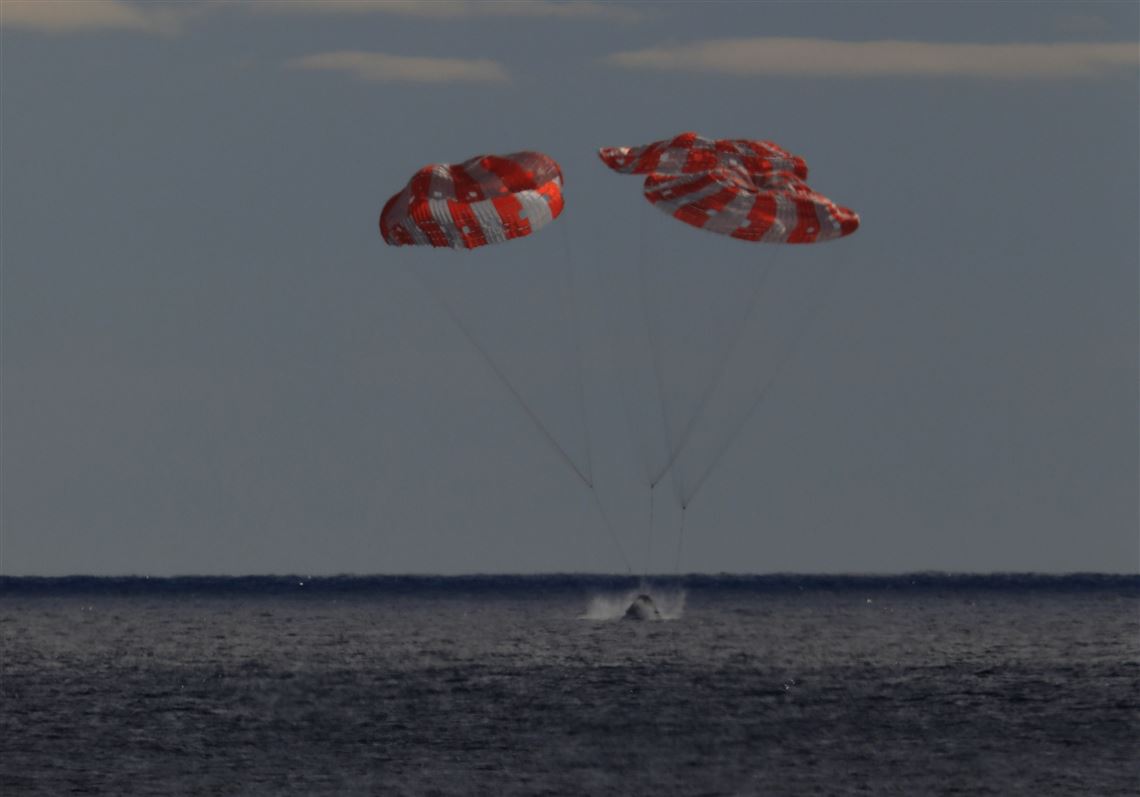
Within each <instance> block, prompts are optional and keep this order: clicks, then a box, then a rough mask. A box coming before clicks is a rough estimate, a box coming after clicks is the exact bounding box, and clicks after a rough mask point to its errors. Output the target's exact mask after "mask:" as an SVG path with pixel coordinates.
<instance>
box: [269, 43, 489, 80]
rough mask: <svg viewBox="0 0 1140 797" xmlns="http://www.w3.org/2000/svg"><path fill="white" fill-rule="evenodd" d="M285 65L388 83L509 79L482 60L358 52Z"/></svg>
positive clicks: (313, 57) (311, 57)
mask: <svg viewBox="0 0 1140 797" xmlns="http://www.w3.org/2000/svg"><path fill="white" fill-rule="evenodd" d="M286 66H288V67H292V68H295V69H323V70H330V71H334V72H344V73H346V74H349V75H352V76H353V77H356V78H359V79H360V80H367V81H373V82H385V83H386V82H405V83H505V82H507V81H509V80H510V76H509V75H508V74H507V70H506V69H505V68H504V67H503V65H502V64H500V63H498V62H497V61H491V60H487V59H483V58H479V59H465V58H427V57H423V56H410V55H392V54H390V53H370V52H361V51H358V50H344V51H340V52H330V53H315V54H313V55H306V56H304V57H302V58H295V59H293V60H292V61H289V62H287V63H286Z"/></svg>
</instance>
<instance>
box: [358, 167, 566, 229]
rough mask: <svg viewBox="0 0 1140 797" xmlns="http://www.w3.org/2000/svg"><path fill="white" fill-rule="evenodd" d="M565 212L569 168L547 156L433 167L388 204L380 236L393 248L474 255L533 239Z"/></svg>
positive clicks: (419, 174)
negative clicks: (564, 189) (565, 171)
mask: <svg viewBox="0 0 1140 797" xmlns="http://www.w3.org/2000/svg"><path fill="white" fill-rule="evenodd" d="M561 212H562V169H561V167H559V165H558V164H557V163H556V162H555V161H554V159H553V158H551V157H549V156H547V155H543V154H542V153H541V152H514V153H511V154H509V155H478V156H476V157H474V158H471V159H470V160H466V161H464V162H463V163H453V164H452V163H433V164H430V165H428V166H425V167H423V168H422V169H420V170H419V171H418V172H416V173H415V174H414V175H412V178H411V179H410V180H408V184H407V185H406V186H404V188H403V190H402V191H400V192H399V193H398V194H396V195H395V196H393V197H392V198H391V199H389V200H388V201H387V202H386V203H385V204H384V209H383V210H382V211H381V213H380V235H381V236H382V237H383V238H384V240H385V241H386V242H387V243H389V244H391V245H393V246H408V245H416V246H449V247H451V248H453V249H475V248H476V247H479V246H486V245H487V244H495V243H502V242H503V241H507V240H509V239H511V238H521V237H523V236H526V235H530V234H531V233H532V232H534V231H535V230H539V229H541V228H542V227H545V226H546V225H547V224H549V223H550V222H551V221H553V220H554V219H556V218H558V215H559V214H560V213H561Z"/></svg>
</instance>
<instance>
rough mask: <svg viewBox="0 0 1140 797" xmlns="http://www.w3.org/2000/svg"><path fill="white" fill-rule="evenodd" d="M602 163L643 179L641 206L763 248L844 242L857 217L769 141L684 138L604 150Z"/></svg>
mask: <svg viewBox="0 0 1140 797" xmlns="http://www.w3.org/2000/svg"><path fill="white" fill-rule="evenodd" d="M598 155H599V156H600V157H601V159H602V161H603V162H604V163H605V164H606V165H607V166H609V167H610V168H611V169H613V170H614V171H616V172H620V173H622V174H644V175H646V178H645V185H644V193H645V198H646V199H648V200H649V201H650V202H652V203H653V204H654V205H655V206H656V207H657V208H658V209H659V210H662V211H664V212H665V213H668V214H669V215H671V216H673V217H674V218H676V219H678V220H680V221H683V222H685V223H686V224H690V225H692V226H693V227H699V228H701V229H705V230H708V231H710V232H715V233H720V234H721V235H730V236H732V237H733V238H742V239H744V240H747V241H761V242H765V243H788V244H798V243H815V242H819V241H828V240H832V239H834V238H840V237H842V236H844V235H850V234H851V233H853V232H855V230H856V229H858V227H859V215H858V214H857V213H855V212H854V211H853V210H850V209H849V208H845V207H842V206H840V205H837V204H836V203H834V202H832V201H831V200H830V199H828V198H827V197H826V196H824V195H823V194H820V193H817V192H815V191H813V190H812V189H811V188H810V187H809V186H808V185H807V183H806V182H804V180H806V179H807V173H808V172H807V163H806V162H805V161H804V159H803V158H801V157H799V156H797V155H793V154H791V153H790V152H788V151H787V150H785V149H783V148H782V147H780V146H778V145H777V144H775V143H773V142H771V141H750V140H747V139H736V140H734V139H710V138H704V137H703V136H699V135H697V134H696V133H682V134H681V135H679V136H677V137H675V138H673V139H669V140H666V141H655V142H653V143H652V144H646V145H645V146H641V147H603V148H601V149H600V150H598Z"/></svg>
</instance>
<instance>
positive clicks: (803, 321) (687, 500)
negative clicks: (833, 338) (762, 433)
mask: <svg viewBox="0 0 1140 797" xmlns="http://www.w3.org/2000/svg"><path fill="white" fill-rule="evenodd" d="M839 274H840V272H839V270H838V268H835V269H833V270H832V272H831V274H830V275H829V276H830V279H828V282H827V286H826V288H825V289H824V290H823V292H822V295H821V296H820V298H819V301H817V302H816V303H815V304H814V305H813V306H812V307H811V308H809V309H808V310H807V311H806V312H805V313H804V314H803V315H802V316H800V325H799V328H798V329H797V330H796V333H795V335H794V337H793V338H792V342H791V345H790V346H789V347H788V350H787V352H786V353H785V354H784V356H783V358H781V359H780V361H779V362H777V363H776V367H775V368H774V369H773V370H772V375H771V376H770V377H769V378H768V381H767V382H765V383H764V384H763V386H762V387H761V388H760V393H759V394H758V395H757V396H756V398H755V400H754V401H753V402H752V404H751V406H749V408H748V411H747V412H746V413H745V414H744V417H743V418H741V420H740V423H739V424H737V426H736V429H735V430H733V432H732V433H731V434H729V436H728V437H727V439H725V441H724V443H723V444H722V445H721V446H720V448H719V449H717V452H716V455H715V456H714V457H713V459H712V462H710V463H709V466H708V467H707V468H705V471H704V473H702V474H701V477H700V478H699V479H697V482H696V484H694V485H693V491H692V492H691V493H689V494H688V495H687V496H685V497H684V499H683V500H682V502H681V505H682V506H685V505H688V504H691V503H692V502H693V498H695V497H696V495H697V493H698V492H700V489H701V487H703V486H704V483H705V481H707V480H708V478H709V476H710V475H712V472H713V471H714V470H716V467H717V465H718V464H720V460H721V458H723V457H724V455H725V454H726V453H727V452H728V449H730V448H732V444H733V443H734V442H736V436H737V435H738V434H739V433H740V430H741V429H743V428H744V427H745V426H746V425H747V424H748V421H749V420H750V419H751V418H752V416H753V415H754V414H755V413H756V410H757V409H758V408H759V407H760V405H761V404H763V403H764V399H765V398H767V396H768V391H769V390H771V388H772V386H773V385H774V384H775V382H776V379H777V378H778V377H779V376H780V374H781V373H782V372H783V370H784V369H785V368H786V367H787V366H788V364H789V363H791V361H792V360H793V359H795V356H796V354H797V353H798V351H799V347H800V344H801V343H802V342H803V339H804V337H805V335H806V333H807V331H808V328H809V327H810V326H811V324H812V321H814V320H815V318H816V317H818V316H819V314H820V313H821V312H822V311H823V309H824V307H826V305H827V300H828V299H829V298H830V296H831V294H832V293H833V292H834V290H835V286H836V284H837V283H838V281H839V279H838V278H839Z"/></svg>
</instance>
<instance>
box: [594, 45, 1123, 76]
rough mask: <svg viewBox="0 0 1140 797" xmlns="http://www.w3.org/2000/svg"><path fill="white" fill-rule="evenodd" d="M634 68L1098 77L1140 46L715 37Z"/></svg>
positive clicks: (660, 50) (639, 53)
mask: <svg viewBox="0 0 1140 797" xmlns="http://www.w3.org/2000/svg"><path fill="white" fill-rule="evenodd" d="M603 60H604V61H605V62H606V63H608V64H611V65H613V66H618V67H623V68H626V69H643V70H658V71H674V72H697V73H705V74H725V75H749V76H755V75H789V76H798V77H844V78H859V77H886V76H891V77H995V78H1058V77H1091V76H1096V75H1101V74H1105V73H1109V72H1113V71H1119V70H1126V69H1136V68H1137V67H1138V66H1140V44H1138V43H1136V42H1124V43H1113V44H1107V43H1092V42H1067V43H1055V44H936V43H930V42H912V41H893V40H887V41H870V42H843V41H832V40H828V39H797V38H751V39H709V40H705V41H697V42H691V43H689V44H682V45H666V46H661V47H651V48H648V49H644V50H631V51H628V52H621V53H615V54H613V55H609V56H607V57H606V58H604V59H603Z"/></svg>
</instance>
